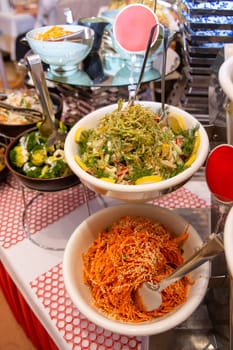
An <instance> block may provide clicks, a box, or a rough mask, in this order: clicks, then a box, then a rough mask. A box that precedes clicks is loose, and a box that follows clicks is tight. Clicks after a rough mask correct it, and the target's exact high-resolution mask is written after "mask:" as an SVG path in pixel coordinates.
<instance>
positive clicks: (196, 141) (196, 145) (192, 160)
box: [185, 131, 201, 167]
mask: <svg viewBox="0 0 233 350" xmlns="http://www.w3.org/2000/svg"><path fill="white" fill-rule="evenodd" d="M200 143H201V136H200V132H199V131H198V132H197V134H196V139H195V142H194V146H193V151H192V154H191V156H190V157H189V159H188V160H187V161H186V162H185V166H187V167H188V166H190V165H191V164H192V163H193V162H194V161H195V159H196V158H197V151H198V148H199V146H200Z"/></svg>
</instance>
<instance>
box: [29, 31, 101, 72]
mask: <svg viewBox="0 0 233 350" xmlns="http://www.w3.org/2000/svg"><path fill="white" fill-rule="evenodd" d="M52 27H53V26H45V27H40V28H36V29H33V30H31V31H30V32H28V33H27V34H26V40H27V42H28V44H29V45H30V47H31V49H32V50H33V52H34V53H36V54H38V55H39V56H40V58H41V60H42V61H43V62H44V63H47V64H49V65H50V68H51V71H52V73H53V74H55V75H62V76H64V75H65V76H66V75H70V74H73V73H74V72H75V71H77V69H78V64H79V63H80V62H82V61H83V60H84V58H85V57H86V56H87V55H88V54H89V52H90V51H91V48H92V45H93V41H94V34H95V33H94V31H93V29H91V28H88V27H84V26H80V25H59V27H62V28H63V29H64V30H69V31H71V32H77V31H79V30H80V29H83V31H84V39H82V40H81V41H79V42H70V41H59V42H52V41H43V40H38V39H37V36H38V34H39V33H44V32H46V31H48V30H49V29H51V28H52Z"/></svg>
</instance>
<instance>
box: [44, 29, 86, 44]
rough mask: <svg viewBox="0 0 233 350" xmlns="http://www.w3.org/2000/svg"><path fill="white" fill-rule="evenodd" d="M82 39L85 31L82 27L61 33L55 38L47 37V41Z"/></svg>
mask: <svg viewBox="0 0 233 350" xmlns="http://www.w3.org/2000/svg"><path fill="white" fill-rule="evenodd" d="M83 39H85V32H84V30H83V29H80V30H78V31H77V32H74V33H70V34H66V35H62V36H59V37H57V38H49V39H47V41H54V42H56V41H78V40H83Z"/></svg>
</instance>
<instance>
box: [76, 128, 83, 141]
mask: <svg viewBox="0 0 233 350" xmlns="http://www.w3.org/2000/svg"><path fill="white" fill-rule="evenodd" d="M83 130H85V128H84V127H83V126H80V127H79V128H77V129H76V130H75V133H74V141H75V142H78V141H79V137H80V135H81V132H82V131H83Z"/></svg>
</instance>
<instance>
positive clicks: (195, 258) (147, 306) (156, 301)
mask: <svg viewBox="0 0 233 350" xmlns="http://www.w3.org/2000/svg"><path fill="white" fill-rule="evenodd" d="M221 252H223V241H222V238H221V235H220V234H216V233H212V234H211V235H210V239H209V240H208V241H207V242H206V243H204V245H203V246H202V247H201V248H200V249H199V250H197V251H196V252H195V253H194V254H193V255H192V256H191V257H190V258H189V259H188V260H186V261H185V262H184V263H183V264H181V265H180V266H178V268H177V269H175V271H174V272H173V273H171V274H170V275H168V276H167V277H165V278H164V279H163V280H162V281H161V282H160V283H158V284H153V283H151V282H144V283H142V285H141V286H140V287H139V288H138V295H139V297H140V299H141V301H142V304H143V308H144V310H146V311H152V310H156V309H157V308H158V307H159V306H160V305H161V304H162V294H161V292H162V290H163V289H165V288H167V287H168V286H170V285H171V284H172V283H174V282H176V281H178V280H180V279H181V278H182V277H184V276H185V275H187V274H188V273H189V272H191V271H193V270H195V269H196V268H197V267H199V266H201V265H202V264H204V263H205V262H207V261H210V260H212V259H213V258H215V257H216V256H217V255H218V254H220V253H221Z"/></svg>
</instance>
